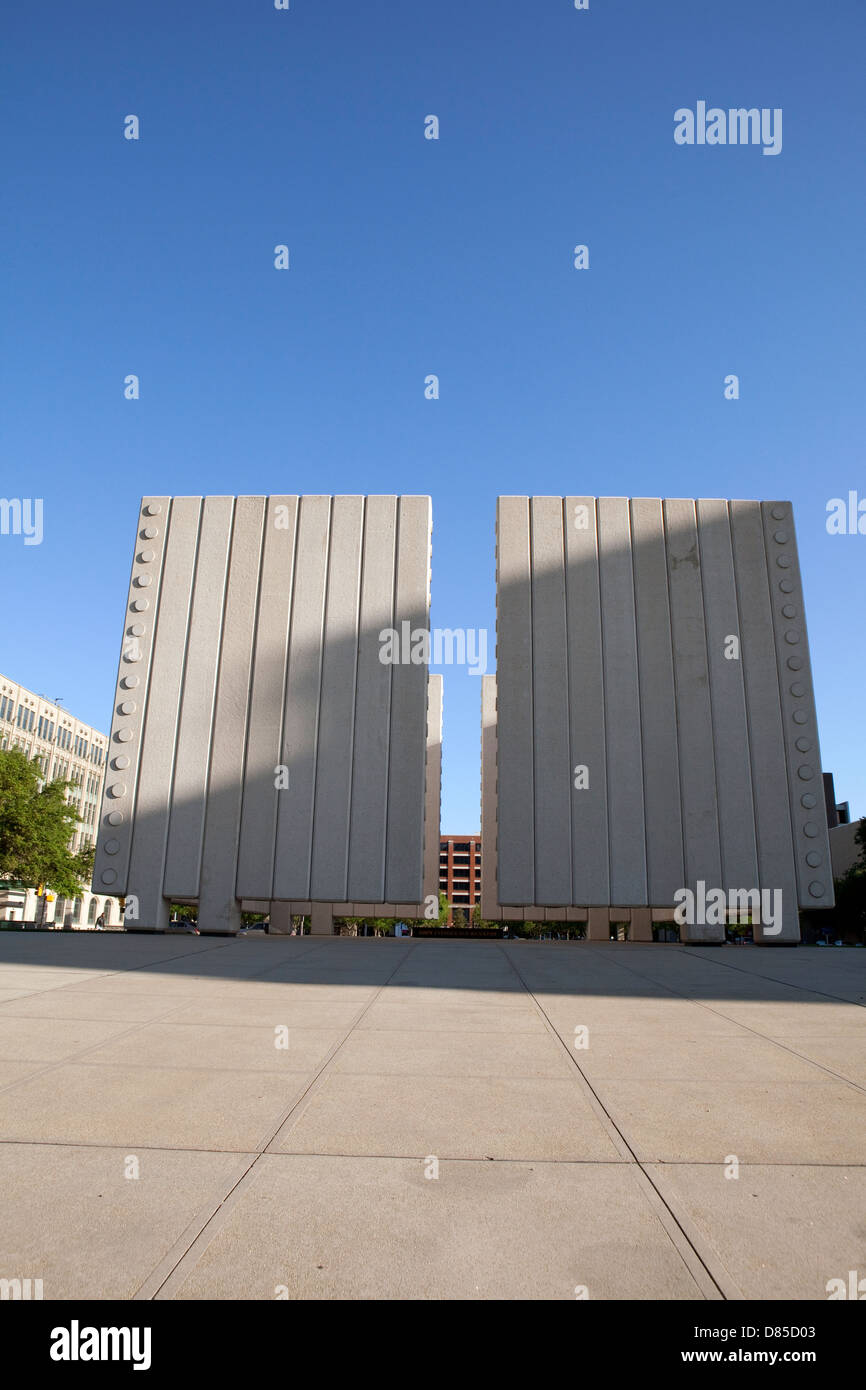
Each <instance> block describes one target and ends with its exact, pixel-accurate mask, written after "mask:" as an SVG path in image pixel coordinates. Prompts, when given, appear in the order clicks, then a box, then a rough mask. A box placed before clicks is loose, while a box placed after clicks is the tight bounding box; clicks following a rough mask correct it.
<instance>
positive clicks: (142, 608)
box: [129, 598, 150, 613]
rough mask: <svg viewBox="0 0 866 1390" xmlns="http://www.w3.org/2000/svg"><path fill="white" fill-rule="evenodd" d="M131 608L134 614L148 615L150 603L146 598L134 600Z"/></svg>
mask: <svg viewBox="0 0 866 1390" xmlns="http://www.w3.org/2000/svg"><path fill="white" fill-rule="evenodd" d="M129 606H130V608H131V609H132V611H133V613H146V612H147V610H148V608H149V607H150V601H149V600H148V599H146V598H134V599H133V600H132V603H131V604H130V605H129Z"/></svg>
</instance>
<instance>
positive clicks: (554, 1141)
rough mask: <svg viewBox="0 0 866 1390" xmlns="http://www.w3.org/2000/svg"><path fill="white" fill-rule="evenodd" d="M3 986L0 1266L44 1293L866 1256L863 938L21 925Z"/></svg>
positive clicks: (781, 1281)
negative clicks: (81, 929) (110, 931)
mask: <svg viewBox="0 0 866 1390" xmlns="http://www.w3.org/2000/svg"><path fill="white" fill-rule="evenodd" d="M0 985H2V993H3V994H4V996H5V997H4V998H2V999H0V1183H2V1189H3V1192H4V1220H3V1222H2V1225H0V1277H4V1278H15V1277H20V1278H27V1277H29V1278H41V1279H43V1281H44V1292H45V1297H46V1298H61V1299H62V1298H75V1297H96V1298H120V1299H130V1298H143V1299H148V1298H178V1299H206V1298H219V1299H229V1300H234V1299H260V1298H264V1299H274V1298H280V1297H289V1298H292V1299H294V1298H303V1299H314V1298H333V1299H342V1298H377V1299H381V1298H388V1299H402V1298H411V1299H418V1298H421V1299H439V1298H449V1297H456V1298H461V1299H490V1298H508V1299H540V1298H552V1299H573V1298H575V1297H578V1296H583V1294H582V1293H581V1292H580V1291H581V1290H585V1291H586V1296H588V1297H589V1298H596V1299H630V1298H642V1299H712V1300H718V1299H723V1298H726V1299H737V1298H742V1297H747V1298H758V1299H774V1298H785V1297H791V1298H797V1299H824V1298H826V1297H827V1292H826V1285H827V1282H828V1281H829V1280H831V1279H835V1278H847V1275H848V1271H850V1270H852V1269H857V1270H860V1271H861V1272H862V1271H863V1270H864V1269H866V1228H864V1224H863V1203H864V1198H866V1160H864V1149H863V1134H864V1132H866V1074H864V1066H866V1008H864V1007H863V1006H864V1004H866V951H855V950H848V951H832V950H827V949H825V950H820V949H808V948H803V947H801V948H799V949H798V950H792V951H784V952H780V951H773V952H770V951H762V950H760V949H757V948H754V949H748V948H734V947H727V948H718V949H701V948H698V947H693V948H689V947H680V946H651V945H635V944H627V945H626V944H622V945H617V944H607V943H605V944H598V945H596V944H594V943H592V942H582V943H571V944H567V943H536V942H509V943H499V942H484V943H472V942H465V943H462V942H440V941H412V940H406V941H393V940H392V941H371V940H351V939H342V938H340V939H333V938H324V939H318V940H317V939H311V938H310V937H305V938H287V937H278V938H262V937H258V936H254V937H247V938H237V939H208V938H195V937H184V938H176V939H170V940H165V939H163V938H159V937H154V936H151V937H142V936H121V935H117V936H102V937H96V936H92V935H89V934H88V935H84V934H81V935H74V936H72V935H63V936H61V935H60V934H59V933H58V934H53V933H52V934H50V935H41V934H40V935H36V934H32V935H27V934H17V933H16V934H11V933H10V934H5V933H4V934H3V935H2V936H0ZM283 1043H287V1046H283V1045H282V1044H283ZM583 1044H586V1045H585V1046H584V1045H583Z"/></svg>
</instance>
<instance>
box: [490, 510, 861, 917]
mask: <svg viewBox="0 0 866 1390" xmlns="http://www.w3.org/2000/svg"><path fill="white" fill-rule="evenodd" d="M731 639H735V640H736V641H737V643H738V644H739V646H738V649H737V651H736V652H734V651H733V649H732V647H731V645H730V643H731ZM482 697H483V698H482V823H483V828H484V838H485V843H487V844H488V845H489V844H492V843H493V841H494V840H495V841H496V845H497V855H496V869H497V880H496V883H495V884H494V882H493V878H492V874H491V872H490V868H489V865H488V872H487V873H486V874H485V875H484V879H483V885H482V887H483V893H482V897H483V911H484V915H485V916H487V917H493V916H495V915H497V913H496V912H495V909H494V906H493V904H494V903H498V904H500V905H511V906H512V908H513V909H514V912H512V913H509V912H508V911H507V910H503V914H502V915H503V916H504V917H508V916H509V915H523V914H524V912H525V911H526V910H527V907H528V905H529V904H532V905H534V906H533V908H532V913H531V915H533V916H537V915H538V910H539V909H542V908H545V907H546V908H559V909H567V908H569V907H571V908H580V909H582V910H585V909H588V908H599V907H606V906H610V907H614V908H619V909H628V908H638V907H641V906H643V907H651V908H657V909H667V910H669V911H670V910H672V908H673V905H674V902H675V900H676V899H675V894H676V893H677V892H678V890H679V889H682V888H684V887H686V888H689V889H691V890H692V891H693V892H694V891H695V889H696V885H697V884H698V883H699V882H702V883H704V884H705V885H706V887H707V888H708V889H709V888H713V889H719V888H722V889H724V890H725V891H731V890H743V891H745V890H749V889H754V888H759V887H760V888H762V889H768V890H771V891H778V892H781V895H782V899H781V901H782V909H783V910H782V914H781V916H782V920H781V924H780V923H776V928H775V929H771V934H770V933H768V935H767V940H768V941H771V942H774V943H779V942H783V941H784V942H788V941H797V940H799V920H798V911H797V908H798V904H799V906H800V907H812V908H814V907H828V906H831V905H832V902H833V887H832V874H831V871H830V846H829V841H828V837H827V827H826V824H825V821H824V818H823V817H822V815H820V814H818V813H817V812H820V811H821V802H822V793H821V762H820V753H819V748H818V730H817V721H816V714H815V707H814V696H813V690H812V679H811V673H810V664H809V647H808V637H807V632H806V624H805V617H804V600H803V594H802V585H801V580H800V574H799V562H798V558H797V542H796V536H795V532H794V519H793V514H792V508H791V504H790V502H784V501H769V502H754V501H732V502H726V501H723V500H699V501H693V500H690V499H682V498H669V499H665V500H662V499H660V498H631V499H629V498H626V497H500V498H499V503H498V509H497V671H496V677H495V696H494V687H493V682H492V680H489V681H488V682H487V684H486V686H485V688H484V689H483V690H482ZM494 701H495V702H494ZM579 769H583V770H584V771H583V772H582V773H581V777H580V778H578V777H577V776H576V774H577V773H578V770H579ZM816 808H817V812H816ZM494 829H495V834H494ZM489 858H490V856H489V855H487V856H485V860H489ZM633 927H635V928H636V924H633ZM640 934H641V933H639V932H638V931H637V930H636V929H633V930H632V940H636V939H638V936H639V935H640ZM589 935H590V937H592V936H593V931H592V918H590V932H589ZM604 935H605V936H606V935H607V920H605V922H604ZM760 935H761V932H760V929H759V928H756V936H758V937H760ZM723 936H724V929H723V926H722V925H720V924H718V923H712V922H710V923H701V922H694V923H691V924H685V925H684V927H683V930H682V939H683V940H689V941H691V942H703V941H721V940H722V939H723Z"/></svg>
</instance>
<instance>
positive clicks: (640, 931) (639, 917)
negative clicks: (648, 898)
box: [628, 907, 653, 941]
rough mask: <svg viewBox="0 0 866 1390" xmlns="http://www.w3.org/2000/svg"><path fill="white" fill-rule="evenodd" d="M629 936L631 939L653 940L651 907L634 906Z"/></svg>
mask: <svg viewBox="0 0 866 1390" xmlns="http://www.w3.org/2000/svg"><path fill="white" fill-rule="evenodd" d="M628 936H629V940H630V941H652V939H653V915H652V909H651V908H649V907H633V908H632V910H631V922H630V924H629V933H628Z"/></svg>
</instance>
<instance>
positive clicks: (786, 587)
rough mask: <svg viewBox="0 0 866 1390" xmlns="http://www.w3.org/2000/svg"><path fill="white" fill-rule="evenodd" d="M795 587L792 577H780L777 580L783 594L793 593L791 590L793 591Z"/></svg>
mask: <svg viewBox="0 0 866 1390" xmlns="http://www.w3.org/2000/svg"><path fill="white" fill-rule="evenodd" d="M796 587H797V586H796V584H795V583H794V581H793V579H780V580H779V588H780V589H781V590H782V593H783V594H793V592H794V590H795V589H796Z"/></svg>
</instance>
